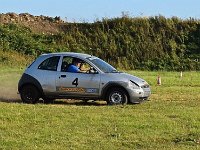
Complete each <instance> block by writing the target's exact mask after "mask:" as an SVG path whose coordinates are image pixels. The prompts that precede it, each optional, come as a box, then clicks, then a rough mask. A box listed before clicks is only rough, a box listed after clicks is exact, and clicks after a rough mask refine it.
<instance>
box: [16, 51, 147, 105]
mask: <svg viewBox="0 0 200 150" xmlns="http://www.w3.org/2000/svg"><path fill="white" fill-rule="evenodd" d="M75 59H76V60H78V61H79V63H80V64H79V68H78V69H79V70H80V72H71V71H69V70H68V68H69V67H70V65H72V64H73V61H74V60H75ZM18 91H19V94H20V96H21V99H22V101H23V102H24V103H36V102H38V100H39V99H40V98H42V99H43V100H44V102H51V101H53V100H55V99H81V100H105V101H107V103H108V104H111V105H114V104H126V103H140V102H142V101H144V100H147V99H148V97H149V96H150V94H151V90H150V86H149V84H148V83H147V82H146V81H145V80H143V79H141V78H138V77H136V76H133V75H130V74H127V73H123V72H119V71H117V70H116V69H115V68H114V67H112V66H111V65H110V64H108V63H106V62H105V61H103V60H101V59H100V58H98V57H95V56H91V55H88V54H82V53H71V52H63V53H50V54H43V55H41V56H39V57H38V58H37V59H36V60H35V61H34V62H33V63H32V64H31V65H30V66H29V67H28V68H27V69H26V70H25V72H24V73H23V75H22V77H21V79H20V81H19V83H18Z"/></svg>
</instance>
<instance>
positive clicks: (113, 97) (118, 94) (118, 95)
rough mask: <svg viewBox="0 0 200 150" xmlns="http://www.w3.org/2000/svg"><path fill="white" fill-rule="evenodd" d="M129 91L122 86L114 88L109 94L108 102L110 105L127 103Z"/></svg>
mask: <svg viewBox="0 0 200 150" xmlns="http://www.w3.org/2000/svg"><path fill="white" fill-rule="evenodd" d="M127 102H128V96H127V93H126V92H125V91H124V90H123V89H121V88H112V89H111V90H109V92H108V94H107V103H108V104H109V105H118V104H127Z"/></svg>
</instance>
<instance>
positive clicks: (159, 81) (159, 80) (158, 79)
mask: <svg viewBox="0 0 200 150" xmlns="http://www.w3.org/2000/svg"><path fill="white" fill-rule="evenodd" d="M157 85H161V77H160V76H159V75H158V78H157Z"/></svg>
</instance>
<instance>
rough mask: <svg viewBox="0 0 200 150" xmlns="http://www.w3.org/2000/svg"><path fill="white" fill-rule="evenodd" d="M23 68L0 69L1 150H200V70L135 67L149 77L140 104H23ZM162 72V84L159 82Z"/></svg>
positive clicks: (66, 102) (75, 102)
mask: <svg viewBox="0 0 200 150" xmlns="http://www.w3.org/2000/svg"><path fill="white" fill-rule="evenodd" d="M22 72H23V70H19V69H15V68H6V69H3V68H1V69H0V108H1V109H0V149H39V150H40V149H105V150H107V149H122V150H125V149H152V150H154V149H170V150H171V149H180V150H184V149H185V150H188V149H192V150H193V149H194V150H195V149H200V72H183V77H182V78H180V77H179V74H180V73H178V72H145V71H129V73H131V74H134V75H137V76H139V77H142V78H144V79H145V80H147V81H148V82H149V83H150V85H151V88H152V95H151V97H150V100H149V101H147V102H144V103H142V104H138V105H126V106H107V105H106V103H105V102H88V103H83V102H81V101H72V102H70V101H56V102H55V103H54V104H49V105H45V104H42V103H39V104H36V105H28V104H22V103H21V102H20V100H19V96H18V95H17V94H16V92H17V91H16V89H17V82H18V79H19V77H20V75H21V73H22ZM158 75H160V76H161V79H162V85H161V86H157V85H156V78H157V76H158Z"/></svg>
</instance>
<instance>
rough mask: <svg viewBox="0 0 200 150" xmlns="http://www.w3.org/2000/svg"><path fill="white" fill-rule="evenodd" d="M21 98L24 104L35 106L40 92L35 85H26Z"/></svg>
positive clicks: (21, 92)
mask: <svg viewBox="0 0 200 150" xmlns="http://www.w3.org/2000/svg"><path fill="white" fill-rule="evenodd" d="M20 96H21V99H22V101H23V102H24V103H28V104H35V103H36V102H37V101H38V100H39V91H38V90H37V88H36V87H35V86H33V85H25V86H23V87H22V89H21V91H20Z"/></svg>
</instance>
